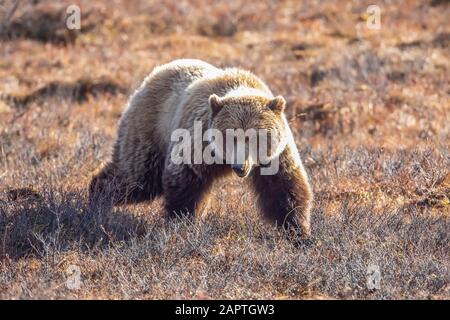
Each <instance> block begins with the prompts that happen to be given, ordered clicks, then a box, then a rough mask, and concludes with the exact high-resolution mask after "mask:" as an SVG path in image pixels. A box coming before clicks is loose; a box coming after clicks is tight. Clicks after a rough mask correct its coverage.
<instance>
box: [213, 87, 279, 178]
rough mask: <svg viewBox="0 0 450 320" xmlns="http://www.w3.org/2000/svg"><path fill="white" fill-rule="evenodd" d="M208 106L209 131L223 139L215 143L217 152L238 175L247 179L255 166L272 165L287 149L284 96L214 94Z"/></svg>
mask: <svg viewBox="0 0 450 320" xmlns="http://www.w3.org/2000/svg"><path fill="white" fill-rule="evenodd" d="M209 105H210V108H211V119H210V124H209V129H213V130H215V131H216V132H219V133H220V134H221V136H222V138H221V139H223V140H222V141H221V143H219V144H218V143H217V141H214V143H215V146H214V149H215V152H216V153H218V154H219V156H220V157H221V158H222V159H223V160H224V161H225V163H227V164H230V165H231V168H232V169H233V170H234V171H235V172H236V173H237V175H238V176H240V177H246V176H248V175H249V173H250V172H251V170H252V169H253V168H254V167H256V166H267V165H269V163H270V161H271V160H272V159H274V158H276V157H277V156H278V155H279V154H280V153H281V152H282V151H283V150H284V148H285V147H286V144H287V142H286V141H287V139H286V129H287V128H286V126H287V121H286V118H285V116H284V108H285V106H286V101H285V100H284V98H283V97H281V96H277V97H275V98H268V97H263V96H256V95H255V96H237V97H236V96H231V97H227V96H225V97H219V96H217V95H215V94H213V95H211V96H210V97H209ZM214 140H216V139H214Z"/></svg>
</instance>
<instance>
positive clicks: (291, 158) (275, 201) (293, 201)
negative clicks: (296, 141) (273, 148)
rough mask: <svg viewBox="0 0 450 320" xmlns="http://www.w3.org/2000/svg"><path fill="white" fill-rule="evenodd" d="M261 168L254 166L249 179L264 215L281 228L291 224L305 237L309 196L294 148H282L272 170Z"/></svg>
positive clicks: (303, 171)
mask: <svg viewBox="0 0 450 320" xmlns="http://www.w3.org/2000/svg"><path fill="white" fill-rule="evenodd" d="M261 169H262V168H256V169H255V172H254V174H253V183H254V186H255V190H256V192H257V193H258V195H259V197H258V204H259V206H260V208H261V210H262V212H263V214H264V216H265V217H266V218H267V219H269V220H270V221H273V222H275V223H276V224H277V226H279V227H282V228H283V229H285V230H290V229H292V228H294V230H298V231H301V235H302V236H304V237H308V236H309V235H310V234H311V229H310V211H311V204H312V198H313V196H312V191H311V188H310V186H309V182H308V177H307V175H306V172H305V170H304V168H303V165H302V163H301V160H300V157H299V156H298V152H297V150H292V149H291V147H290V146H288V147H287V148H286V149H285V150H284V151H283V153H282V154H281V155H280V156H279V167H278V171H275V173H274V174H271V175H262V174H261Z"/></svg>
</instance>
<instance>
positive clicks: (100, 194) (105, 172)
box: [89, 162, 123, 206]
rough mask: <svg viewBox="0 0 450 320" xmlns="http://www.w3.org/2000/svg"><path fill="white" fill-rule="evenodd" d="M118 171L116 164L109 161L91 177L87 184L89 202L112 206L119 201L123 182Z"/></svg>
mask: <svg viewBox="0 0 450 320" xmlns="http://www.w3.org/2000/svg"><path fill="white" fill-rule="evenodd" d="M118 172H119V171H118V170H117V167H116V165H115V164H114V163H113V162H110V163H108V164H107V165H105V166H104V167H103V169H102V170H101V171H100V173H98V174H97V175H95V176H94V177H93V178H92V180H91V183H90V185H89V203H91V204H102V205H107V206H112V205H115V204H116V203H118V202H119V201H120V199H121V198H122V194H123V182H122V178H121V177H120V175H119V174H118Z"/></svg>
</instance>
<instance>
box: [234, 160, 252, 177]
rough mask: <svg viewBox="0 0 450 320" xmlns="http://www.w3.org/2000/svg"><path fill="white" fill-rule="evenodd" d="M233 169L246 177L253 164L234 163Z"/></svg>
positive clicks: (240, 175)
mask: <svg viewBox="0 0 450 320" xmlns="http://www.w3.org/2000/svg"><path fill="white" fill-rule="evenodd" d="M231 169H233V171H234V172H235V173H236V174H237V175H238V176H239V177H241V178H245V177H247V176H248V175H249V173H250V171H251V170H252V166H251V165H250V164H249V163H248V162H246V163H244V164H232V165H231Z"/></svg>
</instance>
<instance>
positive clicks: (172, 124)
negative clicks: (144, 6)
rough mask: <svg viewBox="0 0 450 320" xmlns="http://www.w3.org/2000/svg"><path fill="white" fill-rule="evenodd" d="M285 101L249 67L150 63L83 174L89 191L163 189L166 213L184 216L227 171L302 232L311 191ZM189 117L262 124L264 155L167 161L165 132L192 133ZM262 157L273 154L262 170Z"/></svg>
mask: <svg viewBox="0 0 450 320" xmlns="http://www.w3.org/2000/svg"><path fill="white" fill-rule="evenodd" d="M285 105H286V102H285V100H284V98H283V97H281V96H277V97H274V96H273V94H272V92H271V91H270V90H269V88H268V87H267V85H266V84H265V83H264V82H263V81H262V80H261V79H259V78H258V77H257V76H255V75H254V74H252V73H251V72H249V71H245V70H241V69H238V68H228V69H219V68H216V67H214V66H212V65H210V64H208V63H206V62H203V61H200V60H191V59H181V60H175V61H173V62H170V63H168V64H165V65H162V66H159V67H156V68H155V69H154V70H153V71H152V72H151V73H150V75H149V76H147V77H146V79H145V80H144V81H143V83H142V84H141V86H140V87H139V88H138V89H137V90H136V91H135V93H134V94H133V95H132V97H131V98H130V100H129V102H128V106H127V108H126V110H125V111H124V113H123V115H122V118H121V120H120V124H119V129H118V137H117V141H116V143H115V145H114V148H113V154H112V158H111V160H110V161H109V163H108V164H106V165H105V166H104V167H103V169H102V170H101V172H100V173H99V174H97V175H96V176H94V178H93V179H92V181H91V184H90V199H91V200H92V201H94V200H96V201H98V199H100V198H101V199H103V200H105V199H107V200H108V201H109V203H111V204H113V205H118V204H125V203H138V202H142V201H149V200H153V199H155V198H156V197H158V196H163V197H164V200H165V201H164V202H165V210H166V213H167V215H168V217H177V216H188V217H191V218H192V217H194V214H195V212H196V211H199V208H201V207H202V205H204V203H205V202H206V201H207V200H208V197H209V191H210V189H211V187H212V185H213V182H214V181H217V180H218V178H220V177H224V176H226V175H229V174H230V173H232V172H235V173H236V174H237V175H238V176H240V177H248V179H249V180H250V182H251V184H252V185H253V187H254V190H255V192H256V194H257V196H258V197H257V198H258V200H257V203H258V204H259V207H260V209H261V211H262V213H263V215H264V216H265V217H266V218H267V219H268V220H269V221H272V222H273V223H275V224H277V225H278V226H279V227H281V228H283V229H289V230H290V229H291V228H294V229H295V230H297V231H299V232H300V233H301V234H302V235H304V236H308V235H310V210H311V203H312V191H311V188H310V185H309V182H308V177H307V175H306V172H305V169H304V168H303V165H302V162H301V159H300V156H299V152H298V150H297V147H296V144H295V141H294V138H293V135H292V132H291V130H290V128H289V125H288V122H287V119H286V117H285V115H284V109H285ZM195 122H197V123H201V126H202V127H201V128H202V130H208V129H214V130H218V131H219V132H224V131H225V130H228V129H242V130H248V129H256V130H258V129H264V130H266V132H267V133H268V135H269V137H270V143H268V145H269V147H268V155H267V156H266V162H265V163H264V164H263V163H262V160H261V159H262V158H263V157H261V159H258V157H257V156H254V155H253V156H250V155H249V153H248V152H246V151H245V152H244V153H245V155H244V158H243V159H244V160H243V161H240V162H237V163H234V162H232V163H231V164H230V162H217V163H209V164H206V163H204V162H200V163H198V161H197V162H195V163H192V162H189V161H188V162H187V163H175V162H174V161H173V159H172V156H171V155H173V153H174V150H175V148H176V146H177V141H173V139H171V136H172V133H173V132H174V131H175V130H177V129H183V130H185V131H187V132H190V133H194V132H193V131H194V123H195ZM194 136H195V134H194ZM225 139H226V138H225ZM228 140H230V139H228ZM246 142H247V143H248V141H246ZM236 143H240V142H236ZM244 143H245V142H244ZM194 144H195V141H194ZM208 144H213V141H202V142H201V146H202V148H204V147H205V146H207V145H208ZM233 150H235V149H233ZM245 150H247V149H245ZM247 151H248V150H247ZM227 152H228V151H225V153H227ZM193 153H195V151H194V152H193ZM212 154H213V155H214V151H213V153H212ZM218 154H219V153H218ZM216 156H217V155H216ZM221 156H222V157H224V156H225V154H224V153H221ZM267 161H269V162H270V163H271V162H274V161H276V162H277V170H276V172H274V173H272V174H263V172H262V171H263V170H264V168H266V167H267V166H268V165H270V163H268V162H267Z"/></svg>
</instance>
